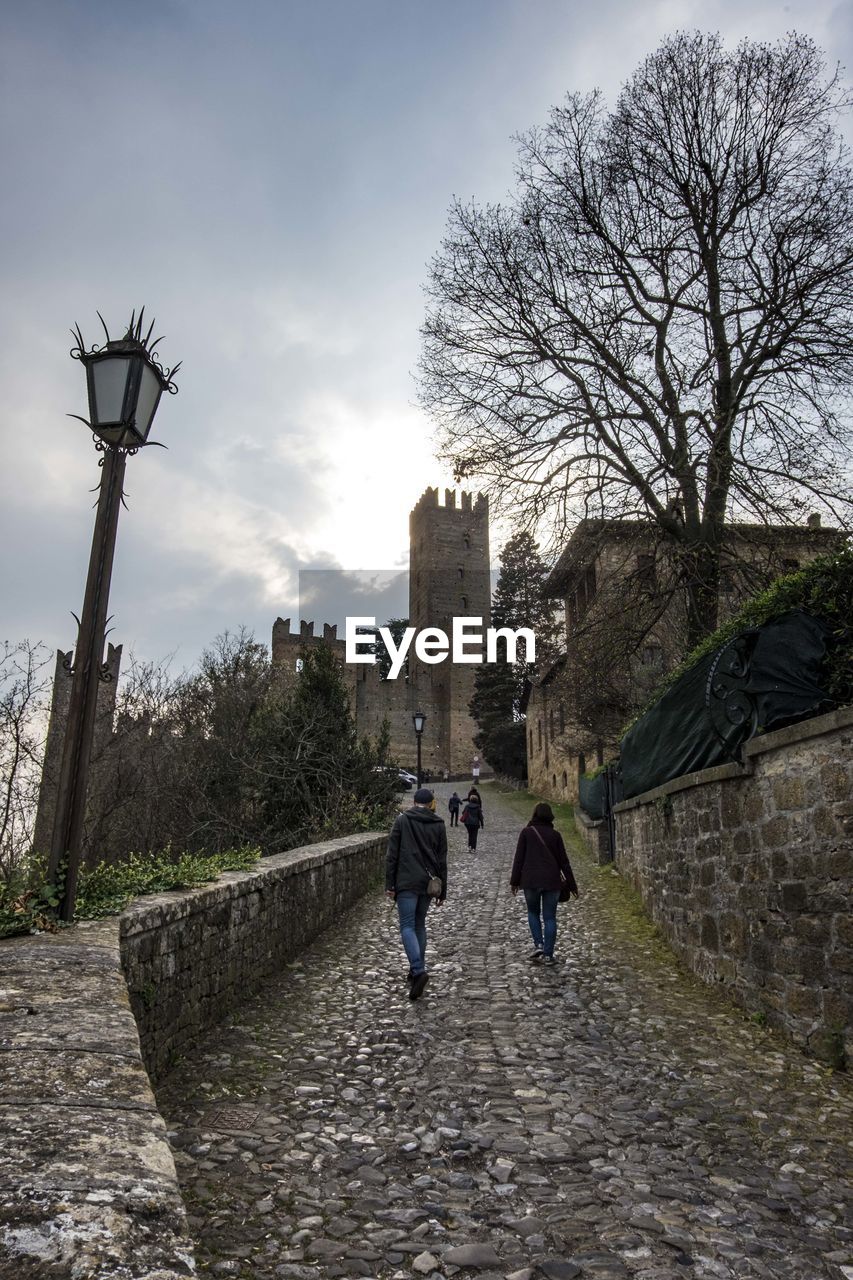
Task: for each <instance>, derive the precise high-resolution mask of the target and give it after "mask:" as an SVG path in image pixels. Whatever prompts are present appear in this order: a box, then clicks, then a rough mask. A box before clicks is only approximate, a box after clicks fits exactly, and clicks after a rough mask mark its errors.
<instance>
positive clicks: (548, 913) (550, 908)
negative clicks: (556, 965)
mask: <svg viewBox="0 0 853 1280" xmlns="http://www.w3.org/2000/svg"><path fill="white" fill-rule="evenodd" d="M524 898H525V901H526V903H527V923H528V924H529V925H530V933H531V935H532V937H533V945H534V946H535V947H541V948H542V950H543V951H544V952H545V955H546V956H552V955H553V954H554V943H555V942H556V941H557V903H558V902H559V901H560V890H559V889H525V890H524ZM543 919H544V922H545V923H544V929H543V924H542V921H543Z"/></svg>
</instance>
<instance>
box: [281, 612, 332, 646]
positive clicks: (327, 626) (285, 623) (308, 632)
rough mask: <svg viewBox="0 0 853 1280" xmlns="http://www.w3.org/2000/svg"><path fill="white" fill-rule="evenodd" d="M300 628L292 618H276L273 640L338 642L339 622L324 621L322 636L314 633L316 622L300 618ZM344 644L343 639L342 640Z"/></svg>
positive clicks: (283, 641)
mask: <svg viewBox="0 0 853 1280" xmlns="http://www.w3.org/2000/svg"><path fill="white" fill-rule="evenodd" d="M298 625H299V630H298V631H295V630H294V629H293V625H292V623H291V620H290V618H276V620H275V622H274V623H273V627H272V634H273V642H274V643H275V642H276V641H277V642H278V643H280V644H295V645H299V644H304V642H305V641H306V640H316V641H317V642H318V643H323V644H329V643H337V642H338V624H337V623H336V622H324V623H323V634H322V636H321V635H319V634H317V635H316V636H315V634H314V623H313V621H312V622H304V621H303V620H302V619H300V620H299V624H298ZM340 643H341V644H343V641H342V640H341V641H340Z"/></svg>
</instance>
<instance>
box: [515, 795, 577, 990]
mask: <svg viewBox="0 0 853 1280" xmlns="http://www.w3.org/2000/svg"><path fill="white" fill-rule="evenodd" d="M509 887H510V889H511V890H512V892H513V893H514V894H516V893H518V891H519V889H523V890H524V897H525V901H526V902H527V923H528V924H529V926H530V934H531V937H532V938H533V946H534V948H535V950H534V952H533V955H532V956H531V957H530V959H531V960H532V961H534V962H535V963H541V964H546V965H550V964H553V963H554V945H555V943H556V941H557V903H558V902H559V900H560V891H561V889H562V890H563V893H564V894H565V893H568V894H573V895H574V896H575V897H576V898H577V897H578V886H577V884H576V882H575V877H574V874H573V872H572V868H571V864H570V862H569V859H568V857H567V856H566V846H565V844H564V843H563V837H562V836H561V835H560V833H559V831H555V830H554V814H553V811H552V809H551V806H550V805H549V804H537V806H536V808H535V809H534V810H533V817H532V818H531V819H530V821H529V822H528V824H527V826H526V827H522V830H521V834H520V835H519V837H518V844H517V846H516V850H515V858H514V860H513V864H512V872H511V874H510V878H509Z"/></svg>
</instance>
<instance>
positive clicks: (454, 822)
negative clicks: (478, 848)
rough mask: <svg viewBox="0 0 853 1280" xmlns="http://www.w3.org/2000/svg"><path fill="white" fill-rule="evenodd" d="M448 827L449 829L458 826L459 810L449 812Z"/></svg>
mask: <svg viewBox="0 0 853 1280" xmlns="http://www.w3.org/2000/svg"><path fill="white" fill-rule="evenodd" d="M450 825H451V827H458V826H459V810H458V809H451V810H450Z"/></svg>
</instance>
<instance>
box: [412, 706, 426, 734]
mask: <svg viewBox="0 0 853 1280" xmlns="http://www.w3.org/2000/svg"><path fill="white" fill-rule="evenodd" d="M412 724H413V725H414V726H415V733H423V731H424V725H425V724H426V716H425V715H424V713H423V711H416V712H415V714H414V715H413V716H412Z"/></svg>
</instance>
